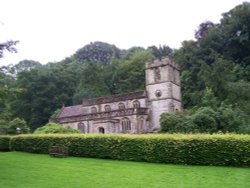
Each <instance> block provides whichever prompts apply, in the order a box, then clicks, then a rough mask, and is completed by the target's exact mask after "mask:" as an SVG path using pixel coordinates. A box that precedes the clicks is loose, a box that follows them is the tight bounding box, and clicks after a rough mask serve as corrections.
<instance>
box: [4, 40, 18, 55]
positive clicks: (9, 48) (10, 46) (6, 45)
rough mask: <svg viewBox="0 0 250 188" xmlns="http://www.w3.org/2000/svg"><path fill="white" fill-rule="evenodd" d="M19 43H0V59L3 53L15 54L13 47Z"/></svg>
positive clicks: (12, 41)
mask: <svg viewBox="0 0 250 188" xmlns="http://www.w3.org/2000/svg"><path fill="white" fill-rule="evenodd" d="M18 42H19V41H14V40H10V41H7V42H4V43H0V58H2V57H3V53H4V51H9V52H11V53H17V49H16V48H15V47H14V46H15V45H16V44H17V43H18Z"/></svg>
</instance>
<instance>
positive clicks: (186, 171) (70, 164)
mask: <svg viewBox="0 0 250 188" xmlns="http://www.w3.org/2000/svg"><path fill="white" fill-rule="evenodd" d="M0 187H1V188H10V187H11V188H15V187H18V188H33V187H34V188H47V187H48V188H57V187H58V188H59V187H60V188H62V187H63V188H67V187H68V188H77V187H84V188H95V187H96V188H104V187H106V188H113V187H115V188H130V187H131V188H145V187H150V188H154V187H162V188H165V187H174V188H178V187H183V188H188V187H190V188H191V187H192V188H195V187H197V188H198V187H199V188H201V187H202V188H206V187H208V188H214V187H219V188H223V187H225V188H231V187H232V188H241V187H246V188H248V187H250V169H249V168H233V167H212V166H181V165H167V164H153V163H142V162H128V161H114V160H102V159H89V158H77V157H68V158H51V157H49V156H48V155H43V154H31V153H22V152H0Z"/></svg>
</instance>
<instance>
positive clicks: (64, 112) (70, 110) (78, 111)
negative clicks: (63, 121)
mask: <svg viewBox="0 0 250 188" xmlns="http://www.w3.org/2000/svg"><path fill="white" fill-rule="evenodd" d="M87 113H88V111H87V109H86V108H83V107H82V105H75V106H68V107H63V108H62V109H61V111H60V113H59V114H58V115H57V118H62V117H71V116H78V115H83V114H87Z"/></svg>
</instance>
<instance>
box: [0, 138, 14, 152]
mask: <svg viewBox="0 0 250 188" xmlns="http://www.w3.org/2000/svg"><path fill="white" fill-rule="evenodd" d="M10 138H11V137H10V136H0V151H9V150H10Z"/></svg>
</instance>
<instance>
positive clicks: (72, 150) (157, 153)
mask: <svg viewBox="0 0 250 188" xmlns="http://www.w3.org/2000/svg"><path fill="white" fill-rule="evenodd" d="M10 145H11V149H12V150H16V151H26V152H34V153H48V149H49V147H50V146H53V145H64V146H68V147H69V155H71V156H78V157H94V158H105V159H118V160H131V161H147V162H159V163H172V164H189V165H223V166H248V167H249V166H250V136H249V135H230V134H225V135H201V134H198V135H181V134H172V135H171V134H165V135H19V136H14V137H12V139H11V144H10Z"/></svg>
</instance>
